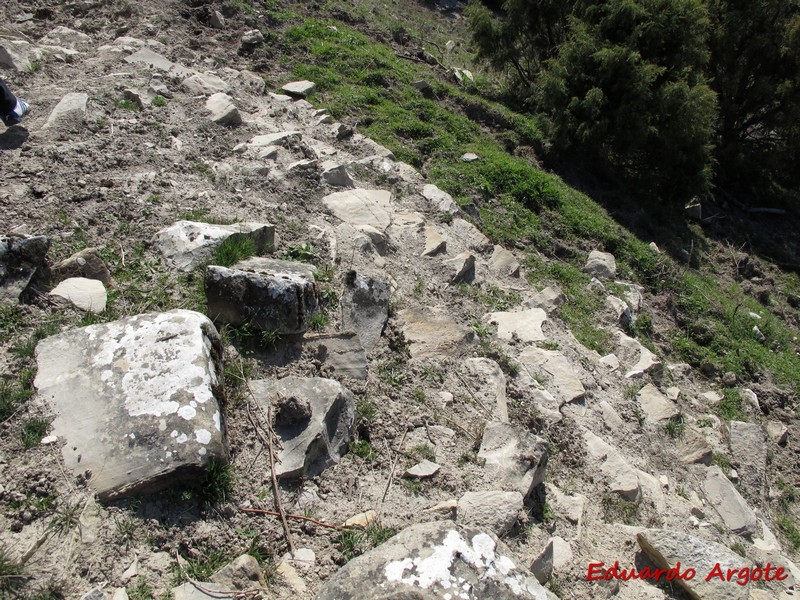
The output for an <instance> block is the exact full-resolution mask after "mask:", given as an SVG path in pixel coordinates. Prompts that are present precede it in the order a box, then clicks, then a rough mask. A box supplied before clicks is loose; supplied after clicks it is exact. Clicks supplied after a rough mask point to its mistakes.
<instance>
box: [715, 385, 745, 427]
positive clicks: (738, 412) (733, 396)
mask: <svg viewBox="0 0 800 600" xmlns="http://www.w3.org/2000/svg"><path fill="white" fill-rule="evenodd" d="M722 393H723V396H724V397H723V398H722V400H720V402H719V405H717V414H718V415H719V416H720V417H722V418H723V419H726V420H728V421H746V420H747V416H746V415H745V414H744V411H743V410H742V395H741V393H740V392H739V390H737V389H735V388H725V389H724V390H722Z"/></svg>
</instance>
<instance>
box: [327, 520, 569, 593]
mask: <svg viewBox="0 0 800 600" xmlns="http://www.w3.org/2000/svg"><path fill="white" fill-rule="evenodd" d="M447 597H452V598H453V599H454V600H455V599H456V598H491V599H492V600H518V599H521V598H522V599H535V600H555V599H556V596H554V595H553V594H552V593H551V592H549V591H548V590H546V589H545V588H543V587H542V586H541V584H540V583H539V582H538V581H536V578H535V577H533V575H532V574H531V573H530V571H528V569H526V568H525V567H524V566H522V564H521V562H520V561H519V560H518V559H517V558H516V557H514V556H513V555H512V554H511V551H510V550H509V549H508V547H506V545H505V544H503V543H502V542H501V541H500V540H498V539H497V537H496V536H495V535H493V534H491V533H487V532H485V531H483V530H481V529H477V528H471V527H462V526H458V525H455V524H454V523H452V522H450V521H438V522H433V523H419V524H417V525H412V526H411V527H408V528H406V529H404V530H403V531H401V532H400V533H398V534H397V535H396V536H394V537H393V538H391V539H390V540H388V541H387V542H384V543H383V544H381V545H380V546H378V547H377V548H375V549H374V550H372V551H370V552H368V553H367V554H364V555H363V556H359V557H358V558H356V559H353V560H351V561H350V562H349V563H347V565H345V566H344V567H343V568H342V569H340V570H339V572H338V573H336V575H334V576H333V577H331V578H330V580H328V582H327V583H326V584H325V585H324V586H323V587H322V589H321V590H320V591H319V593H318V594H317V595H316V596H315V598H316V600H348V599H349V600H355V599H358V600H379V599H380V600H389V599H392V600H401V599H402V600H412V599H413V600H441V599H442V598H447Z"/></svg>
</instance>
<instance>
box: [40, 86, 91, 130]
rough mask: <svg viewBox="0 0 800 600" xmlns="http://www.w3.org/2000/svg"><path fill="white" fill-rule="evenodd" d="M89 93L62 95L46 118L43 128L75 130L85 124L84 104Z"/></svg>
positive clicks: (87, 99)
mask: <svg viewBox="0 0 800 600" xmlns="http://www.w3.org/2000/svg"><path fill="white" fill-rule="evenodd" d="M87 102H89V95H88V94H84V93H82V92H73V93H69V94H67V95H66V96H64V97H63V98H62V99H61V100H60V101H59V103H58V104H56V107H55V108H54V109H53V110H52V112H51V113H50V116H49V117H48V118H47V122H46V123H45V124H44V127H43V129H65V130H75V129H76V128H79V127H81V126H83V125H85V124H86V104H87Z"/></svg>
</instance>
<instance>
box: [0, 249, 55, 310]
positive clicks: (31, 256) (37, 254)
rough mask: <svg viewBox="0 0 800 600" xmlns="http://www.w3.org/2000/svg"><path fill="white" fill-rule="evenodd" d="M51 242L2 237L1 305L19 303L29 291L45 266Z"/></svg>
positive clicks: (0, 259)
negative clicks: (29, 285) (34, 278)
mask: <svg viewBox="0 0 800 600" xmlns="http://www.w3.org/2000/svg"><path fill="white" fill-rule="evenodd" d="M48 250H50V239H49V238H46V237H44V236H41V235H37V236H30V237H29V236H24V235H21V236H8V237H7V236H0V304H18V303H19V301H20V297H21V296H22V294H23V292H24V291H25V288H27V287H28V284H29V283H30V282H31V279H33V276H34V275H36V273H37V271H38V270H39V269H40V268H42V266H43V265H44V260H45V257H46V256H47V251H48Z"/></svg>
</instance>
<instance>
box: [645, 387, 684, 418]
mask: <svg viewBox="0 0 800 600" xmlns="http://www.w3.org/2000/svg"><path fill="white" fill-rule="evenodd" d="M636 400H637V401H638V402H639V406H641V407H642V411H643V412H644V415H645V418H646V419H647V421H648V422H649V423H656V424H657V423H660V422H662V421H666V420H669V419H671V418H672V417H675V416H677V415H678V413H679V412H680V411H679V410H678V405H677V404H675V403H674V402H673V401H672V400H670V399H669V398H667V397H666V396H665V395H664V394H662V393H661V391H660V390H659V389H658V388H657V387H656V386H654V385H653V384H652V383H648V384H647V385H646V386H644V387H643V388H642V389H640V390H639V392H638V393H637V394H636Z"/></svg>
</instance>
